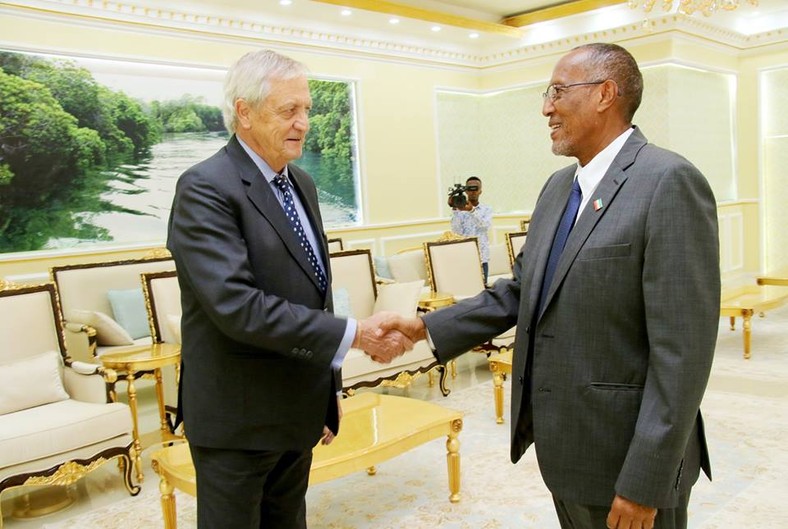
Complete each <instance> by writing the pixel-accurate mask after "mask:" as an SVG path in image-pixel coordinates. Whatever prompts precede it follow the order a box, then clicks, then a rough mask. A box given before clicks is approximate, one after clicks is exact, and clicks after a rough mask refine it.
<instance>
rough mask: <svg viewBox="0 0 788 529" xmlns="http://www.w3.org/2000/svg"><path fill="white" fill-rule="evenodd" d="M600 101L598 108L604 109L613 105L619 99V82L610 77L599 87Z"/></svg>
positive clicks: (599, 109)
mask: <svg viewBox="0 0 788 529" xmlns="http://www.w3.org/2000/svg"><path fill="white" fill-rule="evenodd" d="M599 88H600V90H599V95H600V97H599V103H597V110H598V111H603V110H607V109H608V108H609V107H611V106H612V105H613V104H614V103H615V102H616V100H617V99H618V84H617V83H616V82H615V81H614V80H612V79H608V80H607V81H605V82H604V83H602V85H601V86H600V87H599Z"/></svg>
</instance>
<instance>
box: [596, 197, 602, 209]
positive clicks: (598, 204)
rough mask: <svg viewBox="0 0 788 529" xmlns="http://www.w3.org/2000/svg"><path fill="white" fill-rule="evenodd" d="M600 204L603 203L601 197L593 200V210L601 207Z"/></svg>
mask: <svg viewBox="0 0 788 529" xmlns="http://www.w3.org/2000/svg"><path fill="white" fill-rule="evenodd" d="M602 206H603V204H602V199H601V198H598V199H596V200H594V211H599V210H600V209H602Z"/></svg>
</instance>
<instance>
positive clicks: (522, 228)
mask: <svg viewBox="0 0 788 529" xmlns="http://www.w3.org/2000/svg"><path fill="white" fill-rule="evenodd" d="M530 223H531V217H528V218H527V219H521V220H520V231H524V232H525V233H528V225H529V224H530Z"/></svg>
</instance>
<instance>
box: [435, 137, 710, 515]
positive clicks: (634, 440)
mask: <svg viewBox="0 0 788 529" xmlns="http://www.w3.org/2000/svg"><path fill="white" fill-rule="evenodd" d="M574 167H575V166H574V165H573V166H571V167H567V168H565V169H563V170H560V171H558V172H556V173H555V174H553V175H552V176H551V177H550V178H549V179H548V181H547V183H546V184H545V186H544V188H543V189H542V192H541V194H540V197H539V200H538V201H537V204H536V207H535V209H534V212H533V215H532V218H531V223H530V225H529V230H528V239H527V241H526V243H525V246H524V248H523V252H522V253H521V254H520V256H519V257H518V259H517V262H516V270H515V279H514V280H512V281H508V282H500V281H499V282H498V283H496V285H495V287H494V288H493V289H489V290H487V291H485V292H483V293H481V294H480V295H479V296H477V297H475V298H473V299H471V300H468V301H467V302H464V303H459V304H457V305H455V306H453V307H450V308H447V309H442V310H439V311H436V312H433V313H431V314H429V315H427V316H426V317H425V318H424V319H425V322H426V324H427V327H428V329H429V332H430V336H431V338H432V340H433V342H434V344H435V346H436V348H437V352H436V355H437V356H438V358H439V359H440V360H441V361H446V360H448V359H450V358H452V357H454V356H457V355H458V354H461V353H462V352H464V351H466V350H468V349H469V348H470V347H471V346H473V345H475V344H476V343H480V342H482V341H483V340H485V339H487V338H489V337H492V336H494V335H496V334H497V333H499V332H501V331H503V330H505V329H507V328H509V327H511V325H513V324H514V323H515V322H516V323H517V336H516V345H515V350H514V363H513V371H512V416H511V426H512V430H511V436H512V445H511V458H512V461H513V462H516V461H517V460H519V459H520V457H521V456H522V454H523V453H524V452H525V450H526V449H527V448H528V447H529V446H530V445H531V444H532V443H535V447H536V454H537V458H538V460H539V467H540V470H541V472H542V476H543V478H544V480H545V483H546V484H547V486H548V488H549V489H550V490H551V491H552V493H553V494H555V495H556V496H558V497H560V498H562V499H564V500H567V501H574V502H578V503H584V504H595V505H609V503H610V502H611V501H612V499H613V495H614V494H616V493H618V494H620V495H622V496H624V497H626V498H629V499H631V500H634V501H637V502H639V503H642V504H645V505H650V506H655V507H662V508H664V507H672V506H675V505H676V502H677V498H678V494H679V492H683V491H684V490H687V489H688V488H689V487H691V486H692V484H693V483H694V482H695V481H696V480H697V476H698V474H699V467H700V466H701V465H702V466H703V468H704V470H705V471H706V473H707V474H708V475H709V476H711V470H710V467H709V459H708V454H707V450H706V443H705V438H704V435H703V422H702V418H701V415H700V410H699V406H700V402H701V398H702V396H703V393H704V391H705V388H706V383H707V380H708V376H709V372H710V369H711V363H712V357H713V354H714V347H715V343H716V337H717V327H718V323H719V296H720V276H719V247H718V246H719V242H718V233H717V210H716V203H715V200H714V196H713V194H712V191H711V189H710V187H709V185H708V182H707V181H706V179H705V178H704V177H703V175H701V173H700V172H699V171H698V170H697V169H696V168H695V167H694V166H693V165H692V164H690V163H689V162H688V161H687V160H685V159H684V158H682V157H680V156H678V155H677V154H674V153H672V152H669V151H666V150H663V149H660V148H658V147H656V146H654V145H651V144H648V143H647V141H646V138H645V137H644V136H643V135H642V133H641V132H640V131H639V130H637V129H636V130H635V131H634V132H633V133H632V135H631V136H630V137H629V139H628V140H627V142H626V144H625V145H624V147H623V149H622V150H621V152H620V153H619V154H618V156H617V157H616V158H615V160H614V161H613V164H612V165H611V167H610V169H609V170H608V172H607V173H606V174H605V176H604V178H603V179H602V181H601V182H600V184H599V186H598V187H597V189H596V190H595V191H594V195H593V196H592V197H591V200H590V201H589V203H588V205H587V207H586V208H585V209H584V211H583V212H582V213H581V216H580V217H579V219H578V221H577V224H576V225H575V227H574V229H573V230H572V232H571V234H570V236H569V239H568V241H567V244H566V248H565V250H564V252H563V254H562V256H561V259H560V261H559V264H558V268H557V270H556V274H555V277H554V279H553V283H552V286H551V287H550V289H549V291H548V292H547V294H546V296H547V298H546V303H545V306H544V308H543V312H542V314H540V315H538V314H534V312H535V311H536V305H537V301H538V297H539V290H540V287H541V282H542V276H543V275H544V269H545V265H546V262H547V256H548V253H549V252H550V246H551V244H552V239H553V236H554V234H555V231H556V228H557V226H558V222H559V219H560V217H561V215H562V212H563V209H564V206H565V204H566V201H567V197H568V195H569V191H570V188H571V185H572V180H573V177H574ZM597 199H599V200H601V204H602V207H601V208H595V207H594V201H595V200H597Z"/></svg>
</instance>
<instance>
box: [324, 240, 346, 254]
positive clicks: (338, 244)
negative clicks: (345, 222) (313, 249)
mask: <svg viewBox="0 0 788 529" xmlns="http://www.w3.org/2000/svg"><path fill="white" fill-rule="evenodd" d="M344 249H345V245H344V243H343V242H342V239H341V238H335V239H328V253H334V252H341V251H343V250H344Z"/></svg>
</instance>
